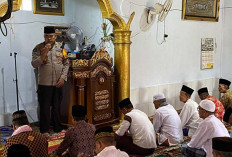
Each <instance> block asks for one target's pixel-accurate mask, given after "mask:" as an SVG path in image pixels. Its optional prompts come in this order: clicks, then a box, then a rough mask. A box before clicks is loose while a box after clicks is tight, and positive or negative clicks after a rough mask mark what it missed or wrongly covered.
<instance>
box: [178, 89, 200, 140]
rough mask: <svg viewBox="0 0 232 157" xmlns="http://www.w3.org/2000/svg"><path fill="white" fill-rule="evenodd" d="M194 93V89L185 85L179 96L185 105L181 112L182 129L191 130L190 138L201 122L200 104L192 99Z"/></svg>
mask: <svg viewBox="0 0 232 157" xmlns="http://www.w3.org/2000/svg"><path fill="white" fill-rule="evenodd" d="M193 91H194V90H193V89H192V88H190V87H188V86H185V85H183V86H182V88H181V91H180V96H179V98H180V101H181V102H183V103H184V107H183V108H182V110H181V112H180V120H181V125H182V129H184V128H187V129H189V131H188V136H190V137H191V136H192V135H193V133H194V132H195V131H196V129H197V127H198V125H199V123H200V121H201V119H200V118H199V114H198V112H197V107H198V104H197V103H196V102H195V101H193V100H192V99H191V95H192V93H193Z"/></svg>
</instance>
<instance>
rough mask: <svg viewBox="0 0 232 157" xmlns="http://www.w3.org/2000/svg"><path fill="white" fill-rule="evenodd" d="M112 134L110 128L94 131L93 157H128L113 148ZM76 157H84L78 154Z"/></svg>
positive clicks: (84, 156)
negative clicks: (94, 154)
mask: <svg viewBox="0 0 232 157" xmlns="http://www.w3.org/2000/svg"><path fill="white" fill-rule="evenodd" d="M115 144H116V142H115V140H114V133H113V128H112V127H111V126H105V127H102V128H99V129H97V130H96V131H95V153H96V154H97V156H95V157H129V155H128V154H127V153H126V152H123V151H120V150H119V149H116V147H115ZM77 157H86V155H85V154H83V153H80V154H78V156H77Z"/></svg>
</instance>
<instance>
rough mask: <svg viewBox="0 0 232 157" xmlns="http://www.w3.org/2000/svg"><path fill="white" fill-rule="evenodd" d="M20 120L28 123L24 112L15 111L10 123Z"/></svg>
mask: <svg viewBox="0 0 232 157" xmlns="http://www.w3.org/2000/svg"><path fill="white" fill-rule="evenodd" d="M20 120H25V121H27V123H29V122H28V119H27V115H26V112H25V111H24V110H19V111H16V112H14V113H13V114H12V121H13V122H15V121H20Z"/></svg>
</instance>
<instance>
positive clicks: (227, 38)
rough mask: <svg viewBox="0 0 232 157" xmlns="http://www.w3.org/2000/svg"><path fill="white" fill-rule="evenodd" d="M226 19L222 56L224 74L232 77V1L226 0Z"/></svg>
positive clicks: (226, 76) (224, 22)
mask: <svg viewBox="0 0 232 157" xmlns="http://www.w3.org/2000/svg"><path fill="white" fill-rule="evenodd" d="M224 3H225V6H224V7H225V8H224V9H223V10H224V19H225V20H224V21H223V32H222V34H223V53H222V56H221V64H222V70H221V71H222V76H223V77H225V78H232V70H231V68H232V45H231V43H232V40H231V39H232V36H231V32H232V21H231V15H232V8H231V7H232V1H227V0H225V2H224Z"/></svg>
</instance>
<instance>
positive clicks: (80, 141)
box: [54, 105, 95, 157]
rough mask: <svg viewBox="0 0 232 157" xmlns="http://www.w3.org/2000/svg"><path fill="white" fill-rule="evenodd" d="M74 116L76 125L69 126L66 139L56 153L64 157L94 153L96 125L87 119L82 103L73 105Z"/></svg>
mask: <svg viewBox="0 0 232 157" xmlns="http://www.w3.org/2000/svg"><path fill="white" fill-rule="evenodd" d="M72 116H73V119H74V126H73V127H71V128H68V130H67V132H66V134H65V137H64V140H63V141H62V142H61V144H60V146H59V148H58V149H57V150H56V151H55V152H54V154H56V155H62V156H64V157H76V156H77V155H78V154H79V153H85V154H86V155H93V151H94V146H95V141H94V132H95V127H94V125H92V124H88V123H87V122H86V121H85V116H86V110H85V107H84V106H80V105H75V106H73V107H72Z"/></svg>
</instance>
